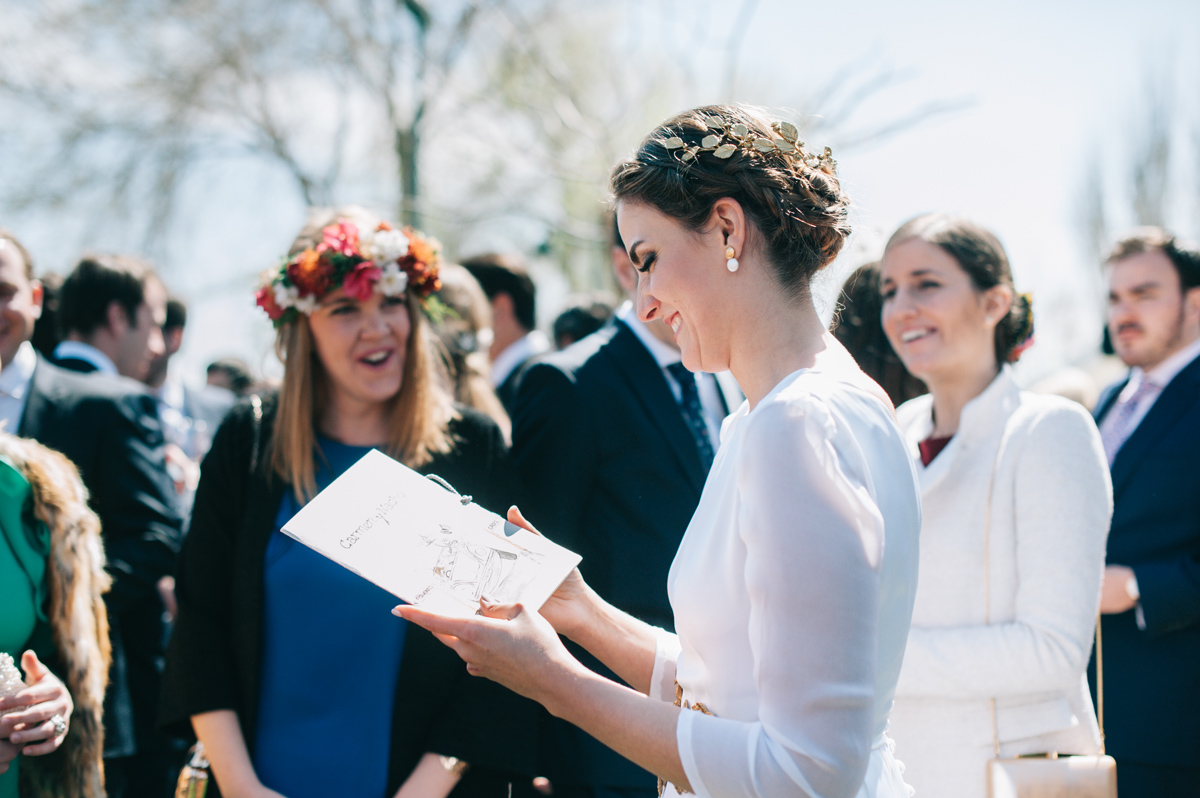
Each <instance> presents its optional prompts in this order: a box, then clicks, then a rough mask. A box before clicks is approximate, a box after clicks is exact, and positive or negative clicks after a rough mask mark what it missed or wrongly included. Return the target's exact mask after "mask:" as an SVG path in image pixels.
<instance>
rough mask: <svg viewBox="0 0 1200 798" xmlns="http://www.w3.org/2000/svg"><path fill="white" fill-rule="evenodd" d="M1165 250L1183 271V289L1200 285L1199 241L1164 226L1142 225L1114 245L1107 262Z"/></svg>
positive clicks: (1178, 268) (1180, 273)
mask: <svg viewBox="0 0 1200 798" xmlns="http://www.w3.org/2000/svg"><path fill="white" fill-rule="evenodd" d="M1156 249H1157V250H1161V251H1162V253H1163V254H1164V255H1166V256H1167V260H1169V261H1171V265H1172V266H1174V267H1175V271H1176V273H1178V274H1179V286H1180V288H1181V290H1183V291H1187V290H1188V289H1189V288H1196V287H1197V286H1200V250H1198V249H1197V248H1196V245H1195V244H1192V243H1190V242H1184V241H1181V240H1179V239H1178V238H1176V237H1175V236H1173V235H1171V234H1170V233H1168V232H1167V231H1166V230H1164V229H1162V228H1161V227H1139V228H1138V229H1136V230H1134V231H1132V232H1131V233H1129V234H1128V235H1126V236H1124V237H1123V238H1121V240H1119V241H1117V243H1116V244H1114V245H1113V248H1112V252H1110V253H1109V255H1108V258H1107V260H1106V263H1116V262H1117V261H1119V260H1124V259H1125V258H1128V257H1130V256H1131V255H1137V254H1140V253H1142V252H1153V251H1154V250H1156Z"/></svg>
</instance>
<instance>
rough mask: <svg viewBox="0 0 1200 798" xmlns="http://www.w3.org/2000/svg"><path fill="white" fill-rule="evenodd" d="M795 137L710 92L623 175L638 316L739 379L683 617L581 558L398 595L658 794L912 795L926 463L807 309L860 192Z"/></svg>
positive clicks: (420, 618)
mask: <svg viewBox="0 0 1200 798" xmlns="http://www.w3.org/2000/svg"><path fill="white" fill-rule="evenodd" d="M798 133H799V131H798V130H797V128H796V127H795V126H794V125H792V124H790V123H787V122H783V121H779V120H771V119H769V118H767V117H766V116H765V115H763V114H761V113H759V112H757V111H753V110H750V109H746V108H741V107H729V106H710V107H704V108H698V109H695V110H692V111H688V112H685V113H683V114H680V115H679V116H676V117H674V118H673V119H671V120H669V121H667V122H666V123H664V124H663V125H662V126H661V127H659V128H657V129H656V130H655V131H653V132H652V133H651V134H650V135H649V136H648V137H647V138H646V139H645V140H644V141H643V142H642V144H641V146H640V148H639V149H638V151H637V154H636V155H635V156H634V157H633V158H632V159H630V160H628V161H625V162H623V163H620V164H618V165H617V167H616V168H615V170H614V172H613V176H612V188H613V193H614V195H615V198H616V206H617V219H618V224H619V227H620V231H621V238H622V239H623V240H624V241H625V243H626V245H627V248H628V253H629V257H630V260H631V261H632V262H633V264H634V266H635V267H636V268H637V269H638V271H639V273H640V274H639V277H638V286H637V292H636V299H637V310H638V315H639V317H640V318H641V319H642V320H643V321H647V322H649V321H652V320H656V319H662V320H663V321H664V322H665V323H666V324H667V325H668V326H669V327H670V328H671V329H672V331H673V332H674V336H675V341H676V342H677V343H678V344H679V348H680V351H681V353H682V356H683V363H684V365H685V366H687V367H688V368H689V369H691V370H693V371H700V370H703V371H713V372H716V371H723V370H725V369H728V370H730V371H731V372H732V373H733V375H734V376H735V377H736V378H737V381H738V383H739V385H740V386H741V388H742V390H743V391H744V392H745V394H746V402H745V403H744V404H743V405H742V406H741V407H740V408H739V409H738V410H737V411H735V412H734V413H733V414H732V415H731V416H730V417H729V418H728V419H727V420H726V422H725V426H724V428H723V430H722V434H721V444H720V448H719V449H718V451H717V453H716V458H715V460H714V463H713V466H712V470H711V471H710V472H709V475H708V480H707V482H706V483H705V486H704V491H703V494H702V496H701V499H700V504H699V506H698V507H697V509H696V513H695V515H694V517H693V518H692V521H691V523H690V524H689V526H688V528H687V531H686V533H685V534H684V537H683V541H682V542H681V544H680V547H679V551H678V553H677V555H676V557H675V561H674V564H673V565H672V568H671V572H670V577H669V581H668V589H669V595H670V599H671V606H672V609H673V611H674V615H675V626H676V630H677V632H678V634H677V635H675V634H668V633H667V632H665V631H664V630H662V629H655V628H653V627H651V626H648V625H647V624H645V623H642V622H641V621H638V620H637V619H635V618H632V617H630V616H628V615H626V614H624V613H622V612H620V611H618V610H616V609H615V608H613V607H612V606H611V605H609V604H607V603H606V602H604V601H603V600H602V599H601V598H600V597H599V596H597V595H596V593H594V592H593V591H592V590H591V589H590V588H588V587H587V585H585V584H584V583H583V581H582V579H581V578H580V577H579V575H578V571H576V572H575V573H574V574H572V575H571V576H570V577H568V579H567V580H566V581H565V582H564V583H563V585H562V586H561V587H560V588H559V590H558V591H557V593H556V594H555V595H554V596H553V597H551V599H550V600H549V601H548V602H546V604H545V606H543V607H542V608H541V610H540V612H533V611H531V610H530V609H528V608H524V607H522V606H520V605H512V606H495V605H490V604H488V603H487V602H484V603H483V606H482V607H481V613H482V616H483V617H475V618H470V619H465V620H464V619H450V618H443V617H439V616H434V615H430V614H428V613H425V612H422V611H420V610H418V609H416V608H414V607H408V606H404V607H398V608H397V609H396V610H395V612H396V614H398V615H400V616H402V617H404V618H407V619H409V620H410V621H413V622H416V623H419V624H422V625H424V626H426V627H427V628H429V629H431V630H433V631H435V632H437V633H439V634H441V635H443V640H444V641H445V642H447V644H449V645H451V646H453V647H454V648H455V649H456V650H457V651H458V653H459V654H460V655H461V656H462V657H463V658H464V659H465V660H466V661H467V666H468V669H469V670H470V671H471V672H472V673H476V674H480V675H483V676H486V677H488V678H491V679H494V680H496V681H499V682H501V683H502V684H505V685H508V686H509V687H511V688H512V689H514V690H516V691H517V692H519V693H522V694H523V695H526V696H529V697H531V698H534V699H536V700H537V701H539V702H541V703H542V704H544V705H545V706H546V707H547V708H548V709H549V710H550V711H551V712H552V713H553V714H555V715H557V716H559V717H562V718H564V719H566V720H568V721H570V722H572V723H575V724H576V725H578V726H580V727H582V728H583V729H584V730H585V731H587V732H588V733H590V734H592V735H593V736H595V737H597V738H598V739H599V740H600V741H601V742H604V743H605V744H607V745H609V746H611V747H612V748H614V749H615V750H616V751H617V752H618V753H620V754H622V755H624V756H626V757H628V758H629V759H631V760H633V761H634V762H636V763H637V764H639V765H641V766H642V767H644V768H646V769H647V770H650V771H652V772H655V773H657V774H658V775H659V776H660V778H661V779H662V780H663V785H662V787H661V789H662V791H663V793H664V794H666V795H668V796H673V795H675V794H677V793H682V792H686V791H691V792H693V793H695V794H696V795H702V796H729V797H730V798H733V797H734V796H737V797H738V798H741V797H742V796H847V797H848V796H863V797H864V798H865V797H867V796H877V797H878V798H907V796H908V794H909V793H908V790H907V788H906V787H905V785H904V782H903V779H902V777H901V767H900V765H899V763H898V762H897V761H896V759H895V758H894V756H893V754H892V750H891V749H892V746H891V743H890V741H889V740H888V738H887V736H886V734H885V730H886V728H887V722H888V712H889V710H890V708H891V703H892V693H893V691H894V689H895V685H896V679H897V676H898V674H899V671H900V662H901V659H902V657H903V654H904V641H905V639H906V638H907V636H908V624H909V616H910V613H911V611H912V602H913V594H914V592H915V588H916V565H917V532H918V528H919V525H920V509H919V501H918V496H917V489H916V481H915V475H914V472H913V467H912V465H911V463H910V462H909V460H908V455H907V450H906V447H905V444H904V439H903V436H902V435H901V433H900V430H899V428H898V427H897V426H896V422H895V418H894V415H893V411H892V406H891V404H890V402H889V401H888V399H887V395H886V394H884V393H883V391H882V390H881V389H880V388H879V386H877V385H876V384H875V383H873V382H872V381H871V380H870V379H869V378H868V377H866V375H864V374H863V373H862V371H861V370H859V368H858V367H857V365H856V364H855V363H854V361H853V359H852V358H851V357H850V355H849V354H848V353H847V352H846V350H845V349H844V348H843V347H842V346H841V345H840V344H839V343H838V342H837V340H836V339H835V338H834V337H833V336H832V335H831V334H829V333H828V332H827V331H826V330H825V327H824V325H823V324H822V323H821V321H820V319H819V318H818V316H817V312H816V309H815V308H814V305H813V298H812V292H811V288H810V283H811V280H812V277H813V276H814V275H815V274H816V273H817V272H818V271H820V270H821V269H822V268H824V267H825V266H827V265H828V264H829V263H830V262H831V261H832V260H833V259H834V257H836V255H837V254H838V252H839V250H840V249H841V247H842V244H843V243H844V241H845V239H846V236H847V235H848V233H849V228H848V224H847V200H846V198H845V196H844V195H843V193H842V191H841V187H840V185H839V183H838V180H837V176H836V171H835V169H836V165H835V163H834V161H833V158H832V157H831V155H830V153H829V151H828V149H826V150H825V151H824V152H823V153H821V154H817V153H815V152H813V151H812V150H810V149H808V147H807V146H806V145H805V144H804V143H803V142H802V141H800V140H799V137H798ZM653 487H654V486H652V485H647V486H646V489H647V490H653ZM518 519H519V513H516V512H513V513H512V516H511V517H510V520H512V521H513V522H514V523H518ZM545 532H546V534H547V535H549V536H551V537H553V534H554V530H553V529H547V530H545ZM556 632H557V633H561V634H564V635H566V636H567V637H569V638H571V639H572V640H574V641H575V642H577V643H579V644H580V645H582V646H583V647H584V648H586V649H588V650H589V651H590V652H591V653H592V654H594V655H596V656H597V657H598V658H599V659H600V660H601V661H602V662H604V663H605V664H606V665H608V666H609V667H610V668H611V669H612V670H613V671H615V672H616V673H617V675H619V676H620V677H621V678H622V679H624V681H625V682H626V683H627V684H628V685H630V687H626V686H624V685H621V684H618V683H616V682H613V681H609V680H607V679H604V678H603V677H600V676H598V675H597V674H595V673H592V672H591V671H589V670H587V669H586V668H584V667H583V666H582V665H581V664H580V663H579V662H578V661H577V660H576V659H575V658H574V657H572V655H571V654H570V653H569V651H568V650H567V649H566V648H565V647H564V646H563V644H562V643H561V642H560V640H559V637H558V634H556ZM631 687H632V689H631Z"/></svg>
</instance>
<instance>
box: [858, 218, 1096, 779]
mask: <svg viewBox="0 0 1200 798" xmlns="http://www.w3.org/2000/svg"><path fill="white" fill-rule="evenodd" d="M881 268H882V281H881V291H882V293H883V299H884V304H883V318H882V321H883V326H884V329H885V331H886V332H887V335H888V338H889V340H890V341H891V343H892V345H893V346H894V347H895V349H896V351H897V353H898V354H899V355H900V358H901V359H902V360H903V362H904V365H905V366H906V367H907V368H908V370H909V371H911V372H912V373H913V374H914V375H915V376H917V377H919V378H920V379H922V380H924V381H925V383H926V384H927V385H928V386H929V388H930V393H929V394H927V395H925V396H922V397H919V398H917V399H913V400H911V401H909V402H907V403H905V404H904V405H902V406H901V407H900V408H899V410H898V416H899V420H900V426H901V429H902V430H903V431H904V433H905V435H906V437H907V439H908V442H909V445H910V447H911V451H912V456H913V458H914V460H916V468H917V472H918V475H919V480H920V488H921V500H922V506H923V520H922V524H921V551H920V571H919V574H920V575H919V577H918V582H917V595H916V604H915V606H914V609H913V620H912V628H911V631H910V633H909V638H908V647H907V650H906V652H905V658H904V664H903V666H902V669H901V672H900V680H899V683H898V684H897V687H896V701H895V707H894V709H893V711H892V715H891V724H892V725H891V734H892V736H893V737H894V739H895V740H896V746H897V748H896V752H897V755H898V756H899V757H900V758H901V759H902V760H903V761H904V763H905V764H906V765H907V772H906V774H905V780H906V781H907V782H908V783H909V784H911V785H912V786H913V787H914V788H915V789H916V791H917V795H918V796H920V798H939V797H941V796H945V797H946V798H950V797H951V796H952V797H953V798H973V797H975V796H978V797H979V798H982V796H984V795H985V777H986V770H987V767H986V764H987V761H988V760H989V759H991V758H993V757H994V756H995V755H996V750H997V749H998V750H999V753H1000V755H1001V756H1004V757H1009V756H1016V755H1021V754H1033V753H1043V752H1050V751H1057V752H1059V753H1064V754H1067V753H1070V754H1091V753H1096V751H1097V750H1098V749H1099V746H1100V735H1099V730H1098V728H1097V724H1096V717H1095V712H1094V710H1093V706H1092V701H1091V697H1090V694H1089V692H1088V689H1087V682H1086V679H1085V669H1086V668H1087V663H1088V659H1089V656H1090V653H1091V647H1092V640H1093V633H1094V631H1095V626H1096V613H1097V609H1098V606H1099V600H1100V583H1101V576H1102V574H1103V571H1104V551H1105V540H1106V537H1107V534H1108V526H1109V518H1110V516H1111V513H1112V487H1111V484H1110V482H1109V475H1108V469H1107V468H1106V462H1105V459H1104V452H1103V448H1102V447H1101V443H1100V437H1099V433H1098V432H1097V431H1096V427H1095V424H1094V423H1093V422H1092V419H1091V417H1090V416H1089V415H1088V414H1087V412H1086V411H1085V410H1084V409H1083V407H1081V406H1079V405H1076V404H1075V403H1073V402H1070V401H1068V400H1066V399H1062V398H1059V397H1054V396H1043V395H1035V394H1031V393H1027V392H1024V391H1021V390H1020V389H1019V388H1018V387H1017V385H1016V383H1015V382H1014V380H1013V377H1012V369H1011V367H1010V366H1009V365H1008V363H1009V362H1012V361H1015V360H1016V358H1017V357H1019V355H1020V353H1021V351H1022V350H1023V349H1024V348H1025V347H1026V346H1027V345H1028V344H1029V343H1030V342H1031V340H1032V332H1033V317H1032V308H1031V306H1030V299H1029V297H1027V296H1017V295H1016V294H1015V292H1014V290H1013V283H1012V273H1011V269H1010V267H1009V264H1008V258H1007V256H1006V255H1005V253H1004V249H1003V247H1002V246H1001V244H1000V242H999V241H998V240H997V239H996V237H995V236H993V235H992V234H991V233H989V232H987V231H986V230H984V229H982V228H980V227H978V226H977V225H975V224H972V223H970V222H967V221H965V220H962V219H956V218H953V217H948V216H944V215H940V214H932V215H926V216H921V217H918V218H916V219H913V220H912V221H910V222H908V223H906V224H905V225H903V226H902V227H901V228H900V229H899V230H897V231H896V233H895V234H894V235H893V236H892V238H891V239H890V241H889V242H888V245H887V248H886V249H885V253H884V257H883V262H882V266H881Z"/></svg>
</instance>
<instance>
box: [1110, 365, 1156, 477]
mask: <svg viewBox="0 0 1200 798" xmlns="http://www.w3.org/2000/svg"><path fill="white" fill-rule="evenodd" d="M1157 390H1158V386H1157V385H1155V384H1154V383H1152V382H1150V380H1147V379H1145V378H1143V379H1142V381H1141V384H1140V385H1138V387H1137V389H1136V390H1134V392H1133V393H1131V394H1130V395H1129V396H1128V397H1120V398H1118V399H1117V404H1116V407H1114V408H1113V409H1112V410H1111V411H1109V413H1110V415H1111V416H1112V418H1111V419H1108V418H1106V419H1104V423H1102V424H1101V427H1102V429H1101V430H1100V441H1101V443H1103V444H1104V453H1105V454H1106V455H1108V465H1109V468H1111V467H1112V464H1113V461H1114V460H1116V459H1117V452H1119V451H1121V447H1122V446H1124V445H1125V441H1127V440H1129V436H1130V435H1132V434H1133V427H1132V426H1131V424H1130V422H1131V421H1133V415H1134V413H1135V412H1136V411H1137V409H1138V405H1140V404H1141V402H1142V399H1144V398H1145V397H1147V396H1149V395H1150V394H1152V393H1154V392H1155V391H1157Z"/></svg>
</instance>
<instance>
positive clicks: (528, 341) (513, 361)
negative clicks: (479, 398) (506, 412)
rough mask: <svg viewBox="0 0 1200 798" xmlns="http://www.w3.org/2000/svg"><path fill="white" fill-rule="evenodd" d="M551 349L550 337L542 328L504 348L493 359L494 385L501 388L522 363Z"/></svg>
mask: <svg viewBox="0 0 1200 798" xmlns="http://www.w3.org/2000/svg"><path fill="white" fill-rule="evenodd" d="M549 351H550V339H548V338H547V337H546V334H545V333H543V332H542V331H541V330H533V331H532V332H529V333H527V334H525V335H524V336H523V337H521V338H518V339H517V340H515V341H513V342H512V343H511V344H509V345H508V346H506V347H505V348H504V351H503V352H501V353H500V354H499V355H497V356H496V359H495V360H493V361H492V387H493V388H499V387H500V386H501V385H503V384H504V381H505V380H507V379H508V375H510V374H512V373H513V372H514V371H515V370H516V369H517V368H518V367H519V366H520V365H521V364H522V363H524V362H525V361H526V360H528V359H529V358H531V357H537V356H538V355H540V354H542V353H543V352H549Z"/></svg>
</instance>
